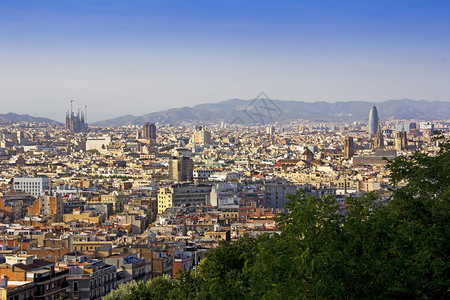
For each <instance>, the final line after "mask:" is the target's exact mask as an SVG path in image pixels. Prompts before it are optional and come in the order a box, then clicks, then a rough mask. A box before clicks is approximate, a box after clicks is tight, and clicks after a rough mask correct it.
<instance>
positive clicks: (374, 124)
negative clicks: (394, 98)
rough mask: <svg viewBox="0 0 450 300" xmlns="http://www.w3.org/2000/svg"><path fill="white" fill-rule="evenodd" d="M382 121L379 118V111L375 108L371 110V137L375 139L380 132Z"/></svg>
mask: <svg viewBox="0 0 450 300" xmlns="http://www.w3.org/2000/svg"><path fill="white" fill-rule="evenodd" d="M379 121H380V119H379V118H378V111H377V108H376V107H375V106H372V107H371V108H370V112H369V136H370V137H374V136H375V135H376V134H377V132H378V123H379Z"/></svg>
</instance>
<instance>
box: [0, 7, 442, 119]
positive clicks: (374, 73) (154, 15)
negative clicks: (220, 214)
mask: <svg viewBox="0 0 450 300" xmlns="http://www.w3.org/2000/svg"><path fill="white" fill-rule="evenodd" d="M449 15H450V1H448V0H445V1H437V0H423V1H418V0H405V1H395V0H377V1H375V0H372V1H364V0H359V1H345V0H340V1H336V0H328V1H326V0H297V1H290V0H283V1H281V0H273V1H271V0H257V1H252V0H227V1H225V0H191V1H186V0H179V1H176V0H173V1H172V0H159V1H156V0H155V1H154V0H142V1H138V0H122V1H116V0H108V1H107V0H65V1H54V0H53V1H46V0H39V1H31V0H30V1H27V0H21V1H17V0H0V113H7V112H15V113H20V114H30V115H33V116H41V117H48V118H51V119H54V120H58V121H62V120H63V119H64V115H65V112H66V111H67V109H69V108H70V100H72V99H73V100H74V102H73V105H74V108H76V109H78V108H80V109H84V107H85V105H87V107H88V122H93V121H98V120H104V119H108V118H113V117H118V116H122V115H127V114H133V115H144V114H146V113H150V112H155V111H160V110H165V109H169V108H176V107H183V106H193V105H195V104H200V103H211V102H220V101H223V100H227V99H231V98H240V99H253V98H254V97H256V96H257V95H258V94H259V93H260V92H261V91H264V92H265V93H266V94H267V95H268V96H269V97H270V98H272V99H281V100H298V101H309V102H313V101H328V102H336V101H353V100H361V101H384V100H388V99H403V98H408V99H416V100H421V99H423V100H428V101H450V18H449Z"/></svg>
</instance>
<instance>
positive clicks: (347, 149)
mask: <svg viewBox="0 0 450 300" xmlns="http://www.w3.org/2000/svg"><path fill="white" fill-rule="evenodd" d="M353 154H355V146H354V144H353V137H351V136H348V137H346V138H345V140H344V157H345V158H346V159H350V158H352V157H353Z"/></svg>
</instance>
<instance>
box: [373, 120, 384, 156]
mask: <svg viewBox="0 0 450 300" xmlns="http://www.w3.org/2000/svg"><path fill="white" fill-rule="evenodd" d="M374 147H375V149H383V148H384V138H383V132H381V124H380V121H378V128H377V134H376V135H375V139H374Z"/></svg>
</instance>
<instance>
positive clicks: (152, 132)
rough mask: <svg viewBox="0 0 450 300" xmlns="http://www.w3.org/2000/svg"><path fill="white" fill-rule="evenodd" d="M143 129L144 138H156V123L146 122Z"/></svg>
mask: <svg viewBox="0 0 450 300" xmlns="http://www.w3.org/2000/svg"><path fill="white" fill-rule="evenodd" d="M142 131H143V132H142V133H143V134H144V138H146V139H152V140H156V125H155V124H154V123H145V124H144V126H143V128H142Z"/></svg>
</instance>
